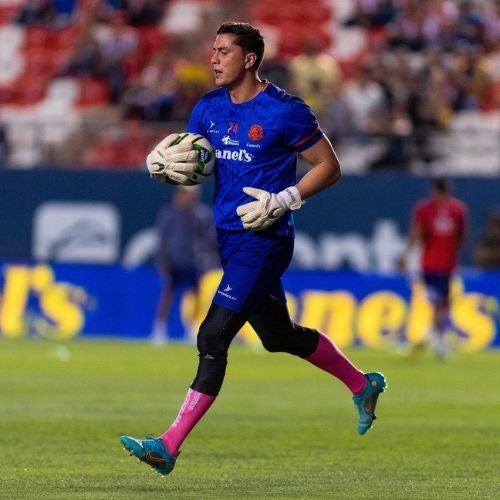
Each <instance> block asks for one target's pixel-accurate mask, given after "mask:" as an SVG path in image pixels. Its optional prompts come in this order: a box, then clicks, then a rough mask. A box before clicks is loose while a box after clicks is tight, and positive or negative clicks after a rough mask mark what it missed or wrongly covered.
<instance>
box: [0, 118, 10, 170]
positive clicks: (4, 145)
mask: <svg viewBox="0 0 500 500" xmlns="http://www.w3.org/2000/svg"><path fill="white" fill-rule="evenodd" d="M8 163H9V141H8V138H7V127H6V126H5V125H4V124H3V123H2V122H0V169H1V168H5V167H6V166H7V165H8Z"/></svg>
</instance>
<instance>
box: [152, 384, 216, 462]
mask: <svg viewBox="0 0 500 500" xmlns="http://www.w3.org/2000/svg"><path fill="white" fill-rule="evenodd" d="M214 401H215V396H209V395H207V394H202V393H201V392H198V391H195V390H193V389H189V390H188V392H187V394H186V398H185V399H184V403H182V406H181V409H180V411H179V414H178V415H177V418H176V419H175V421H174V423H173V424H172V425H171V426H170V427H169V429H168V430H167V431H166V432H164V433H163V434H162V435H161V436H160V437H161V439H162V440H163V443H164V444H165V447H166V448H167V450H168V452H169V453H170V454H171V455H172V456H174V457H175V456H177V454H178V453H179V448H180V447H181V444H182V442H183V441H184V439H186V437H187V435H188V434H189V433H190V432H191V431H192V429H193V427H194V426H195V425H196V424H197V423H198V421H199V420H200V419H201V417H203V415H205V413H206V412H207V410H208V409H209V408H210V406H212V403H213V402H214Z"/></svg>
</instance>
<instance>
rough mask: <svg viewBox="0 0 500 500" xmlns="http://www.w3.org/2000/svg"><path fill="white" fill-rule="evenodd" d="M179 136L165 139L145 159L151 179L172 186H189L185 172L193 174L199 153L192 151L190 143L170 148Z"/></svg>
mask: <svg viewBox="0 0 500 500" xmlns="http://www.w3.org/2000/svg"><path fill="white" fill-rule="evenodd" d="M178 137H179V134H170V135H169V136H167V137H165V139H163V141H161V142H160V143H159V144H158V145H157V146H156V147H155V148H154V149H153V151H151V153H149V155H148V156H147V158H146V165H147V167H148V170H149V173H150V174H151V177H154V178H155V179H158V180H159V181H162V182H170V183H172V184H183V185H191V184H192V181H191V180H190V179H189V177H188V176H187V175H186V172H195V171H196V166H197V164H198V160H199V155H200V153H199V151H196V150H195V149H193V145H192V144H191V143H190V142H181V143H180V144H176V145H174V146H171V144H172V143H173V142H174V141H175V140H176V139H177V138H178Z"/></svg>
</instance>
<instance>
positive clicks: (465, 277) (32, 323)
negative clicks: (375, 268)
mask: <svg viewBox="0 0 500 500" xmlns="http://www.w3.org/2000/svg"><path fill="white" fill-rule="evenodd" d="M1 269H2V272H1V276H0V294H1V297H0V337H3V338H19V337H26V336H40V337H45V338H51V339H56V340H67V339H72V338H77V337H93V338H95V337H98V338H99V337H107V338H109V337H115V338H119V339H136V340H147V339H148V338H149V337H150V332H151V330H152V325H153V321H154V315H155V309H156V303H157V300H158V296H159V293H160V289H161V281H160V278H159V277H158V275H157V273H156V271H155V269H154V268H153V267H152V266H147V265H146V266H139V267H134V268H127V267H123V266H119V265H94V264H92V265H90V264H86V265H83V264H81V265H76V264H42V263H19V262H17V263H16V262H8V261H6V262H3V263H1ZM220 277H221V271H220V270H213V271H211V272H208V273H207V274H205V275H204V276H203V277H202V279H201V283H200V287H199V290H198V293H196V294H194V293H193V292H192V291H190V290H188V289H182V290H180V291H179V293H178V294H177V296H176V298H175V301H174V307H173V311H172V314H171V317H170V320H169V324H168V335H169V338H170V339H171V340H177V341H193V340H194V335H195V333H196V329H197V327H198V325H199V324H200V322H201V320H202V319H203V317H204V314H205V312H206V311H207V309H208V306H209V304H210V301H211V299H212V296H213V294H214V292H215V290H216V287H217V285H218V284H219V281H220ZM283 282H284V285H285V289H286V292H287V297H288V304H289V309H290V312H291V315H292V317H293V318H294V319H295V320H296V321H298V322H299V323H301V324H304V325H307V326H309V327H313V328H317V329H319V330H321V331H323V332H325V333H327V334H328V335H329V336H330V337H331V338H332V339H334V340H335V341H336V342H337V343H338V344H339V345H340V346H342V347H345V346H352V345H360V346H365V347H369V348H385V347H388V346H391V345H392V344H399V343H401V342H403V343H409V344H418V343H420V342H421V341H422V340H424V339H425V336H426V333H427V331H428V330H429V327H430V324H431V309H430V306H429V303H428V301H427V297H426V294H425V290H424V288H423V287H422V284H421V283H420V282H419V280H418V279H414V278H412V277H410V276H408V277H407V276H402V275H396V274H392V275H391V274H386V275H383V274H368V273H359V272H355V271H321V272H320V271H305V270H289V271H288V272H287V273H286V274H285V276H284V279H283ZM499 302H500V272H472V271H469V272H464V273H460V274H459V275H457V276H456V278H455V280H454V282H453V286H452V305H451V311H450V317H449V324H448V333H447V336H448V339H449V340H450V342H453V343H454V344H455V346H456V347H457V348H458V349H463V350H480V349H485V348H488V347H500V335H499V333H498V332H499V327H500V323H499ZM239 338H240V339H241V340H242V341H244V342H255V341H256V336H255V333H254V332H253V331H252V329H251V328H250V326H249V325H245V326H244V327H243V329H242V330H241V332H240V334H239Z"/></svg>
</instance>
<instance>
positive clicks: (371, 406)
mask: <svg viewBox="0 0 500 500" xmlns="http://www.w3.org/2000/svg"><path fill="white" fill-rule="evenodd" d="M365 378H366V387H365V388H364V390H363V392H362V393H361V394H358V395H357V396H354V397H353V398H352V400H353V401H354V406H355V407H356V408H357V410H358V413H359V420H358V433H359V434H365V432H366V431H367V430H368V429H371V427H372V424H373V421H374V420H375V419H376V418H377V417H376V415H375V408H376V406H377V400H378V397H379V395H380V394H381V393H382V392H384V391H385V389H386V387H387V381H386V379H385V377H384V375H382V373H378V372H372V373H365Z"/></svg>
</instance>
